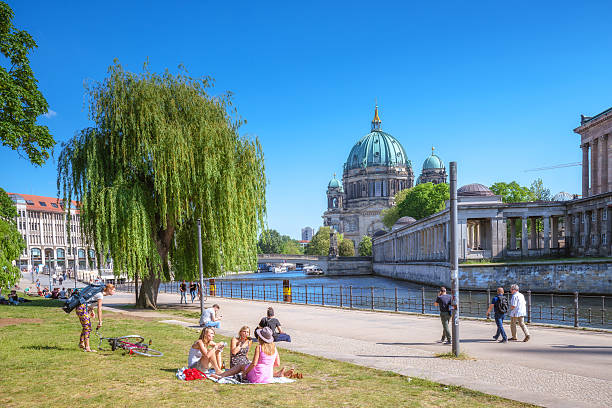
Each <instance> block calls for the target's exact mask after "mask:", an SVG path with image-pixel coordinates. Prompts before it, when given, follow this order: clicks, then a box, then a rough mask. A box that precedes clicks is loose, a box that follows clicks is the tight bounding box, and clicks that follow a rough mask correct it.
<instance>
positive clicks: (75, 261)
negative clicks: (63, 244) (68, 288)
mask: <svg viewBox="0 0 612 408" xmlns="http://www.w3.org/2000/svg"><path fill="white" fill-rule="evenodd" d="M77 252H78V249H77V250H76V251H75V248H74V247H72V256H73V257H74V288H75V289H76V287H77V271H78V270H79V260H78V259H77Z"/></svg>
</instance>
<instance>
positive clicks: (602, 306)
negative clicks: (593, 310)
mask: <svg viewBox="0 0 612 408" xmlns="http://www.w3.org/2000/svg"><path fill="white" fill-rule="evenodd" d="M605 316H606V297H605V296H602V297H601V324H604V323H605V320H606V319H605Z"/></svg>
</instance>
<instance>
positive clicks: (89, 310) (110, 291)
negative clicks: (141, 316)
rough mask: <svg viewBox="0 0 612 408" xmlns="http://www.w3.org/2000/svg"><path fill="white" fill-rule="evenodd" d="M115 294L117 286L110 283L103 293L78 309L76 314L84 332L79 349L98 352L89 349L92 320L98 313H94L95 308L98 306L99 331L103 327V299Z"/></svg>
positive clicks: (96, 295)
mask: <svg viewBox="0 0 612 408" xmlns="http://www.w3.org/2000/svg"><path fill="white" fill-rule="evenodd" d="M114 294H115V286H114V285H111V284H110V283H109V284H107V285H106V287H105V288H104V290H103V291H102V292H99V293H96V294H95V295H94V296H92V298H91V299H90V300H89V302H88V303H87V304H80V305H79V306H78V307H77V308H76V314H77V316H79V321H80V322H81V326H82V327H83V330H81V341H80V342H79V347H80V348H82V349H83V350H84V351H88V352H95V351H96V350H92V349H91V348H90V347H89V333H91V319H95V318H96V313H95V312H94V309H93V306H94V305H97V309H98V326H97V328H98V329H99V328H100V327H102V299H103V297H104V296H110V295H114Z"/></svg>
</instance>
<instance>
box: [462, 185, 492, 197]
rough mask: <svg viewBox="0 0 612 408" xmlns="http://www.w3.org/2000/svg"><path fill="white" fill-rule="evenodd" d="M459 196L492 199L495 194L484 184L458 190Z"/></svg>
mask: <svg viewBox="0 0 612 408" xmlns="http://www.w3.org/2000/svg"><path fill="white" fill-rule="evenodd" d="M457 195H458V196H461V197H491V196H494V195H495V194H493V192H492V191H491V190H489V188H488V187H486V186H483V185H482V184H478V183H473V184H467V185H465V186H463V187H461V188H459V189H458V190H457Z"/></svg>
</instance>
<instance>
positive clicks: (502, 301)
mask: <svg viewBox="0 0 612 408" xmlns="http://www.w3.org/2000/svg"><path fill="white" fill-rule="evenodd" d="M491 309H494V310H495V324H496V325H497V332H496V333H495V336H493V340H497V339H498V338H499V336H501V340H499V342H500V343H507V342H508V337H507V336H506V331H505V330H504V315H505V314H506V313H508V299H506V297H505V296H504V288H497V296H495V297H494V298H493V299H492V300H491V304H490V305H489V308H488V309H487V318H489V316H490V315H491Z"/></svg>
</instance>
